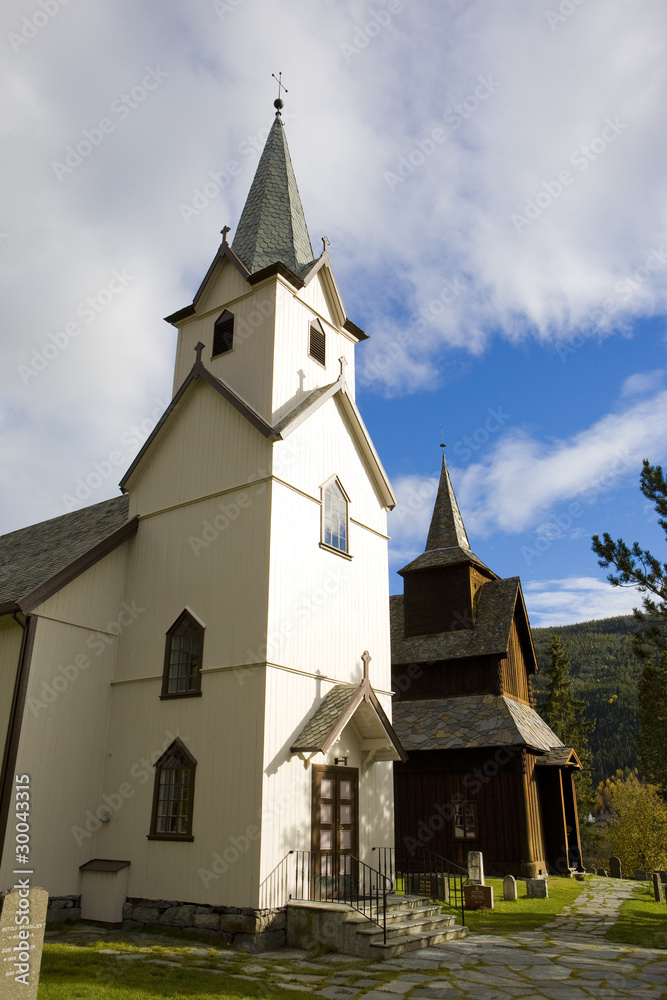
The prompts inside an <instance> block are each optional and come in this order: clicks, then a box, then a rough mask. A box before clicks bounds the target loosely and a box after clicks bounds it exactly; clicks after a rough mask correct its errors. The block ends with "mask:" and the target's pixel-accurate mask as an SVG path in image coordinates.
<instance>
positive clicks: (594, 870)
mask: <svg viewBox="0 0 667 1000" xmlns="http://www.w3.org/2000/svg"><path fill="white" fill-rule="evenodd" d="M586 871H587V872H588V874H589V875H597V873H598V870H597V868H595V867H594V866H590V867H589V868H587V869H586Z"/></svg>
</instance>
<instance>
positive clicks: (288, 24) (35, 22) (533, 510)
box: [0, 0, 667, 626]
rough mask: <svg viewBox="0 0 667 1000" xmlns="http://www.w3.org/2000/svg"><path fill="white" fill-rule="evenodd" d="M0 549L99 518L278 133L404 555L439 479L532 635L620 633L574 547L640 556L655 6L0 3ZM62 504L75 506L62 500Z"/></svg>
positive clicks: (659, 457)
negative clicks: (597, 623)
mask: <svg viewBox="0 0 667 1000" xmlns="http://www.w3.org/2000/svg"><path fill="white" fill-rule="evenodd" d="M0 22H1V23H0V28H1V30H0V34H1V35H2V36H3V41H2V44H3V45H4V57H3V59H2V61H1V63H0V75H1V77H2V87H1V88H0V108H1V111H0V131H1V132H2V140H3V142H2V146H3V157H2V161H1V163H0V170H1V171H2V174H3V178H2V192H3V197H2V208H1V209H0V264H1V266H0V291H1V295H2V306H3V323H2V333H1V336H0V350H1V352H2V364H1V366H0V453H1V455H2V461H1V464H0V477H1V484H2V490H1V491H0V532H2V533H5V532H9V531H13V530H15V529H17V528H20V527H23V526H25V525H27V524H31V523H36V522H38V521H43V520H46V519H48V518H51V517H56V516H58V515H60V514H63V513H66V512H67V511H68V510H70V509H73V508H74V506H75V505H76V506H84V505H87V504H91V503H97V502H99V501H101V500H104V499H107V498H108V497H112V496H115V495H117V493H118V486H117V484H118V481H119V480H120V478H121V476H122V474H123V472H124V471H125V469H126V468H127V467H128V466H129V465H130V463H131V462H132V459H133V457H134V455H135V454H136V452H137V450H138V449H139V447H140V445H141V444H142V443H143V441H144V440H145V438H146V437H147V436H148V434H149V433H150V430H151V429H152V427H153V426H154V424H155V422H156V420H157V419H158V418H159V416H160V414H161V413H162V411H163V410H164V409H165V407H166V406H167V404H168V402H169V399H170V397H171V388H172V387H171V380H172V374H173V360H174V351H175V331H174V329H173V328H172V327H171V326H169V325H168V324H165V323H164V321H163V319H162V317H164V316H166V315H168V314H170V313H172V312H174V311H175V310H177V309H179V308H181V307H183V306H185V305H186V304H188V303H190V302H191V301H192V297H193V294H194V292H195V291H196V289H197V287H198V286H199V284H200V282H201V279H202V277H203V275H204V274H205V273H206V270H207V268H208V265H209V263H210V261H211V259H212V258H213V256H214V254H215V251H216V249H217V246H218V244H219V240H220V236H219V232H220V229H221V228H222V226H223V225H225V224H227V225H229V226H231V227H232V234H231V238H232V239H233V229H234V226H235V225H236V223H237V222H238V218H239V215H240V212H241V209H242V207H243V204H244V202H245V198H246V196H247V193H248V190H249V187H250V183H251V181H252V177H253V173H254V170H255V167H256V165H257V161H258V158H259V153H260V151H261V148H262V145H263V143H264V140H265V138H266V135H267V132H268V129H269V127H270V125H271V123H272V120H273V107H272V103H273V100H274V98H275V97H276V93H277V86H276V84H275V82H274V80H273V79H272V74H273V73H278V72H282V73H283V80H284V83H285V84H286V86H287V89H288V93H287V94H286V95H284V99H285V109H284V113H283V118H284V121H285V124H286V131H287V136H288V142H289V145H290V150H291V156H292V161H293V164H294V167H295V171H296V176H297V179H298V183H299V189H300V192H301V197H302V201H303V205H304V209H305V213H306V218H307V221H308V226H309V229H310V235H311V239H312V242H313V246H314V251H315V254H319V250H320V238H321V236H323V235H325V234H326V235H327V236H328V238H329V240H330V247H329V253H330V256H331V259H332V264H333V267H334V271H335V274H336V278H337V281H338V284H339V286H340V288H341V291H342V294H343V298H344V300H345V305H346V309H347V312H348V315H349V316H350V318H351V319H352V320H353V321H354V322H355V323H357V325H359V326H361V327H362V328H363V329H364V330H365V331H366V332H367V333H368V334H369V335H370V340H369V341H367V342H365V343H363V344H361V345H359V347H358V348H357V365H358V369H357V402H358V405H359V407H360V409H361V412H362V415H363V417H364V420H365V421H366V424H367V426H368V428H369V430H370V433H371V435H372V437H373V440H374V442H375V445H376V448H377V450H378V452H379V454H380V457H381V459H382V462H383V464H384V466H385V468H386V470H387V473H388V475H389V477H390V479H391V481H392V483H393V486H394V489H395V491H396V494H397V496H398V498H399V501H400V502H399V505H398V507H397V508H396V510H394V511H393V512H392V513H391V514H390V515H389V532H390V534H391V536H392V541H391V546H390V565H391V579H390V591H391V593H399V592H400V591H401V588H402V582H401V578H400V577H399V576H397V575H396V572H395V571H396V570H397V569H399V568H400V567H401V566H403V565H405V564H406V563H407V562H408V561H409V560H410V559H412V558H413V557H414V556H415V555H417V554H418V553H419V552H420V551H422V550H423V548H424V544H425V539H426V534H427V531H428V524H429V520H430V516H431V511H432V505H433V500H434V498H435V490H436V486H437V478H438V474H439V467H440V461H441V449H440V444H441V442H442V441H443V440H444V441H445V442H446V445H447V449H446V453H447V461H448V466H449V469H450V473H451V478H452V481H453V484H454V488H455V490H456V493H457V496H458V500H459V504H460V507H461V510H462V514H463V518H464V521H465V524H466V527H467V530H468V535H469V538H470V541H471V546H472V549H473V551H474V552H475V553H476V554H477V555H478V556H479V557H480V558H481V559H482V560H483V561H484V562H486V563H487V564H488V565H489V566H490V567H491V568H492V569H493V570H494V571H495V572H497V573H498V574H499V575H500V576H520V577H521V579H522V583H523V588H524V593H525V597H526V602H527V607H528V612H529V616H530V619H531V623H532V624H533V625H534V626H551V625H559V624H569V623H571V622H577V621H584V620H590V619H594V618H604V617H610V616H612V615H617V614H626V613H629V612H630V610H631V609H632V607H634V606H636V605H637V604H638V603H639V601H640V599H641V598H640V595H638V594H637V592H636V591H634V590H626V589H623V590H619V589H614V588H612V587H611V586H610V585H609V584H608V583H607V582H606V575H607V572H608V571H607V570H605V569H603V568H601V567H599V566H598V564H597V558H596V556H595V555H594V553H593V552H592V551H591V536H592V535H593V534H594V533H602V532H604V531H609V532H610V533H611V534H612V536H613V537H615V538H616V537H619V536H620V537H623V538H624V539H625V540H626V541H628V542H630V541H634V540H635V539H637V540H639V541H640V542H641V543H642V544H643V545H645V546H647V547H649V548H651V549H653V550H654V551H655V553H656V554H657V555H659V556H661V557H662V558H663V559H664V548H663V547H662V546H663V543H664V537H663V536H662V532H661V530H660V529H659V528H658V526H657V523H656V517H655V514H654V512H653V510H652V509H651V507H650V504H648V502H647V501H646V500H645V499H644V498H643V497H642V495H641V493H640V491H639V488H638V483H639V474H640V471H641V464H642V459H644V458H648V459H649V460H650V461H651V462H652V463H653V464H657V463H661V462H665V460H666V459H667V357H666V336H665V335H666V332H667V324H666V319H667V232H666V227H665V222H666V218H667V198H666V194H665V182H664V175H665V167H664V164H665V152H666V150H665V146H666V144H667V142H666V130H665V128H664V121H665V113H666V110H667V102H666V100H665V90H666V75H667V53H666V51H665V50H666V48H667V8H666V7H665V5H664V3H662V2H661V0H549V2H547V0H494V2H493V3H489V0H485V2H476V0H465V2H463V0H456V2H448V0H378V2H376V3H371V2H365V0H285V2H283V3H279V4H278V3H275V0H273V2H271V0H215V2H213V0H188V2H185V0H159V2H158V0H152V2H151V0H144V2H142V3H137V2H136V0H133V2H129V0H114V2H111V0H95V2H94V3H93V2H92V0H68V2H63V0H25V2H22V0H5V2H4V4H3V5H2V11H1V13H0ZM77 492H78V496H77Z"/></svg>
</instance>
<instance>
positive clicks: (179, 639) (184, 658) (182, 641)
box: [160, 611, 204, 698]
mask: <svg viewBox="0 0 667 1000" xmlns="http://www.w3.org/2000/svg"><path fill="white" fill-rule="evenodd" d="M203 649H204V626H203V625H201V624H200V622H198V621H197V619H196V618H193V616H192V615H191V614H190V612H189V611H184V612H183V613H182V614H181V615H179V616H178V618H177V619H176V621H175V622H174V624H173V625H172V626H171V628H170V629H169V631H168V632H167V645H166V649H165V655H164V673H163V675H162V694H161V696H160V697H162V698H184V697H187V696H188V695H201V666H202V653H203Z"/></svg>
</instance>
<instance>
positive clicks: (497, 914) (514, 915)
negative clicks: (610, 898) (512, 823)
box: [444, 877, 667, 934]
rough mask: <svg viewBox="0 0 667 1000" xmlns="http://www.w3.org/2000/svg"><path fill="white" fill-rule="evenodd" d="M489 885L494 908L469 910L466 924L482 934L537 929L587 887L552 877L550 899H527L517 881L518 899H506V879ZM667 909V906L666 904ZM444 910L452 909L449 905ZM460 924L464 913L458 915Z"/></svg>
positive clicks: (495, 880) (524, 885)
mask: <svg viewBox="0 0 667 1000" xmlns="http://www.w3.org/2000/svg"><path fill="white" fill-rule="evenodd" d="M486 884H487V885H491V886H493V906H494V908H493V909H492V910H466V927H468V929H469V930H471V931H478V932H479V933H480V934H516V933H517V932H518V931H534V930H537V929H538V928H540V927H542V925H543V924H548V923H549V921H550V920H553V918H554V917H555V916H556V915H557V914H559V913H560V911H561V910H562V909H563V907H564V906H569V905H570V904H571V903H573V902H574V901H575V899H576V898H577V896H578V895H579V894H580V893H581V892H582V891H583V890H584V888H585V883H584V882H579V881H578V880H577V879H574V878H553V877H552V878H549V898H548V899H528V898H527V896H526V883H525V882H521V881H519V880H517V883H516V887H517V892H518V899H516V900H513V901H512V902H505V900H504V899H503V880H502V879H501V878H487V879H486ZM666 909H667V907H666ZM444 912H445V913H451V912H452V911H451V910H450V909H449V907H447V908H446V909H445V911H444ZM456 922H457V923H459V924H460V923H461V914H460V913H459V915H458V917H457V921H456Z"/></svg>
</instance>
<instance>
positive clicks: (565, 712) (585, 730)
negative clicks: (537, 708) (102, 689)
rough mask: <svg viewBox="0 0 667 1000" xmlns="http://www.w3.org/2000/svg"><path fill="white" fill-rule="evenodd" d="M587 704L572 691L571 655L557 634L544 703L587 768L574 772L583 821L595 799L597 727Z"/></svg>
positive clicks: (554, 726)
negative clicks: (593, 736)
mask: <svg viewBox="0 0 667 1000" xmlns="http://www.w3.org/2000/svg"><path fill="white" fill-rule="evenodd" d="M585 708H586V702H585V701H582V700H581V699H580V698H576V697H575V696H574V693H573V691H572V678H571V677H570V657H569V656H567V654H566V652H565V647H564V646H563V643H562V641H561V639H560V636H557V635H554V637H553V639H552V642H551V663H550V665H549V669H548V671H547V697H546V701H545V702H544V705H543V714H544V716H545V717H546V721H547V722H548V723H549V726H550V727H551V729H553V731H554V733H555V734H556V736H558V738H559V739H561V740H562V741H563V743H564V744H565V746H567V747H573V748H574V750H575V751H576V753H577V756H578V757H579V760H580V761H581V763H582V765H583V770H582V771H577V773H576V774H575V776H574V784H575V788H576V790H577V806H578V810H579V818H580V823H585V822H586V821H587V819H588V815H589V813H590V811H591V809H592V807H593V801H594V793H593V784H592V782H591V750H590V747H589V745H588V734H589V733H590V732H592V731H593V729H594V728H595V723H593V722H590V721H589V720H588V719H586V718H585V716H584V714H583V713H584V709H585Z"/></svg>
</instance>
